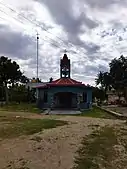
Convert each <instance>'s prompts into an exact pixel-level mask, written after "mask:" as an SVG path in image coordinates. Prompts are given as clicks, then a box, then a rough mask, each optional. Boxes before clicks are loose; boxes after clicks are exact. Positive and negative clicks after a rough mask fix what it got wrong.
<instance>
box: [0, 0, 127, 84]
mask: <svg viewBox="0 0 127 169" xmlns="http://www.w3.org/2000/svg"><path fill="white" fill-rule="evenodd" d="M37 32H38V34H39V78H40V79H42V81H48V80H49V78H50V77H53V79H57V78H59V77H60V59H61V58H62V57H63V54H64V50H65V49H66V50H67V55H68V57H69V59H70V60H71V77H72V78H73V79H75V80H78V81H82V82H83V83H85V84H90V85H95V78H96V75H97V73H98V72H99V71H108V69H109V67H108V64H109V63H110V61H111V60H112V59H113V58H118V57H119V56H120V55H125V56H126V55H127V0H64V1H63V0H21V1H19V0H0V56H3V55H4V56H6V57H9V58H11V59H12V60H15V61H16V62H17V63H18V64H19V65H20V67H21V70H22V71H23V72H24V74H25V75H26V76H27V77H29V78H32V77H36V49H37V47H36V46H37V43H36V34H37Z"/></svg>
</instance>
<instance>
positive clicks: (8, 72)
mask: <svg viewBox="0 0 127 169" xmlns="http://www.w3.org/2000/svg"><path fill="white" fill-rule="evenodd" d="M21 77H22V72H21V71H20V67H19V65H18V64H17V63H16V62H15V61H13V62H12V60H11V59H8V57H4V56H1V57H0V81H1V83H2V86H3V87H4V89H5V95H6V103H8V101H9V95H8V84H12V85H14V84H15V82H17V81H19V80H20V79H21Z"/></svg>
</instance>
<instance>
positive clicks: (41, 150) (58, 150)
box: [0, 115, 123, 169]
mask: <svg viewBox="0 0 127 169" xmlns="http://www.w3.org/2000/svg"><path fill="white" fill-rule="evenodd" d="M44 117H45V116H44ZM44 117H43V116H40V115H37V116H34V115H31V116H30V118H44ZM46 118H59V119H61V120H66V121H69V122H70V124H69V125H66V126H62V127H58V128H55V129H49V130H45V131H43V132H42V133H38V134H35V135H32V136H27V137H26V136H24V137H20V138H17V139H10V140H2V141H1V142H0V169H70V168H71V167H72V166H73V162H74V157H75V152H76V150H77V149H78V147H79V145H80V143H81V139H82V137H84V136H85V135H88V134H90V133H91V131H92V128H91V127H90V126H91V125H100V126H105V125H113V126H115V125H117V124H121V125H122V124H123V121H120V120H108V119H97V118H86V117H73V116H64V117H62V116H46ZM37 137H39V138H41V139H39V141H37V140H36V138H37Z"/></svg>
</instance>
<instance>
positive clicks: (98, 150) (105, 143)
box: [73, 127, 127, 169]
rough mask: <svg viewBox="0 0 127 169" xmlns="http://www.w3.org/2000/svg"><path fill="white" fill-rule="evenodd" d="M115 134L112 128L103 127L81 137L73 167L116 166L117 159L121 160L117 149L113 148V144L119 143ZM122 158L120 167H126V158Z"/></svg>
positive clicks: (74, 168)
mask: <svg viewBox="0 0 127 169" xmlns="http://www.w3.org/2000/svg"><path fill="white" fill-rule="evenodd" d="M117 134H118V133H117V131H115V130H114V128H112V127H104V128H102V129H101V130H98V131H94V132H93V133H92V134H91V135H89V136H87V137H85V138H83V141H82V143H81V147H80V148H79V150H78V151H77V156H76V158H75V165H74V167H73V169H101V168H106V169H111V168H112V169H115V168H117V165H119V164H120V161H119V160H121V159H117V158H118V157H119V151H115V150H114V146H115V145H119V143H118V138H117ZM118 150H119V149H118ZM120 158H122V157H120ZM116 159H117V160H116ZM115 160H116V162H115ZM122 160H123V161H122V163H121V166H120V167H121V169H122V168H126V167H127V160H126V158H123V159H122ZM125 166H126V167H125Z"/></svg>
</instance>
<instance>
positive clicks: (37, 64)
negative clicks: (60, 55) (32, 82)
mask: <svg viewBox="0 0 127 169" xmlns="http://www.w3.org/2000/svg"><path fill="white" fill-rule="evenodd" d="M38 56H39V34H38V32H37V82H38Z"/></svg>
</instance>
